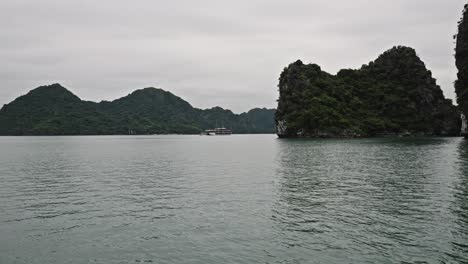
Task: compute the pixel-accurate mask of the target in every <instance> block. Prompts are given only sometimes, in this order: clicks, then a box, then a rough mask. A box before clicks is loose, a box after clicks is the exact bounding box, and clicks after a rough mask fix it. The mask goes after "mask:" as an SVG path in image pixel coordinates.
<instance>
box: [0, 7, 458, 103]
mask: <svg viewBox="0 0 468 264" xmlns="http://www.w3.org/2000/svg"><path fill="white" fill-rule="evenodd" d="M465 2H466V0H392V1H389V0H353V1H350V0H288V1H284V0H283V1H274V0H235V1H222V0H197V1H194V0H186V1H179V0H172V1H159V0H134V1H130V0H127V1H123V0H99V1H97V0H67V1H65V0H41V1H37V0H28V1H25V0H1V1H0V61H1V64H0V105H3V104H6V103H8V102H10V101H11V100H13V99H14V98H16V97H17V96H19V95H22V94H25V93H26V92H27V91H29V90H31V89H33V88H35V87H37V86H40V85H44V84H50V83H55V82H59V83H61V84H62V85H64V86H65V87H67V88H68V89H70V90H71V91H72V92H73V93H75V94H76V95H78V96H79V97H80V98H82V99H84V100H92V101H101V100H113V99H116V98H119V97H122V96H125V95H127V94H128V93H130V92H131V91H133V90H136V89H140V88H144V87H159V88H162V89H165V90H168V91H170V92H172V93H174V94H176V95H178V96H180V97H182V98H183V99H185V100H187V101H188V102H190V103H191V104H192V105H193V106H195V107H199V108H209V107H213V106H217V105H219V106H221V107H224V108H228V109H231V110H233V111H234V112H243V111H247V110H248V109H250V108H253V107H275V106H276V99H277V97H278V93H277V83H278V77H279V74H280V72H281V71H282V69H283V68H284V67H285V66H287V65H288V64H289V63H291V62H293V61H295V60H297V59H301V60H302V61H304V62H305V63H317V64H319V65H320V66H321V67H322V69H323V70H325V71H328V72H330V73H333V74H334V73H336V72H337V71H338V70H339V69H341V68H359V67H360V66H361V65H362V64H365V63H368V62H369V61H371V60H374V59H375V58H376V57H377V56H378V55H379V54H380V53H382V52H383V51H385V50H387V49H389V48H391V47H392V46H395V45H405V46H411V47H413V48H415V49H416V51H417V52H418V54H419V56H420V57H421V58H422V60H423V61H424V62H425V63H426V66H427V67H428V68H429V69H430V70H431V71H432V72H433V74H434V77H435V78H436V79H437V80H438V83H439V85H440V86H441V87H442V89H443V90H444V94H445V96H447V97H449V98H452V99H453V98H455V95H454V88H453V82H454V80H455V79H456V68H455V65H454V63H455V61H454V58H453V54H454V51H453V49H454V40H453V38H452V36H453V35H454V34H455V33H456V30H457V22H458V20H459V18H460V17H461V13H462V9H463V5H464V4H465Z"/></svg>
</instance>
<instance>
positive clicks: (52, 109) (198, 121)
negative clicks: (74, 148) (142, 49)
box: [0, 84, 274, 135]
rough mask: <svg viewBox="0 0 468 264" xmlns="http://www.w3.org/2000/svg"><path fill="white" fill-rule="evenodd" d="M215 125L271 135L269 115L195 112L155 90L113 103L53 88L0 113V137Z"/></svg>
mask: <svg viewBox="0 0 468 264" xmlns="http://www.w3.org/2000/svg"><path fill="white" fill-rule="evenodd" d="M215 126H225V127H227V128H230V129H232V130H233V132H234V133H274V110H272V109H253V110H251V111H249V112H248V113H243V114H240V115H236V114H234V113H232V112H231V111H229V110H224V109H222V108H220V107H215V108H212V109H207V110H200V109H197V108H194V107H192V106H191V105H190V104H189V103H187V102H186V101H184V100H182V99H181V98H179V97H177V96H175V95H173V94H171V93H169V92H166V91H164V90H161V89H156V88H145V89H141V90H137V91H135V92H133V93H131V94H130V95H128V96H125V97H123V98H120V99H117V100H115V101H112V102H106V101H103V102H100V103H93V102H85V101H82V100H81V99H80V98H78V97H77V96H75V95H74V94H72V93H71V92H70V91H68V90H67V89H65V88H64V87H62V86H60V85H59V84H53V85H49V86H42V87H39V88H37V89H34V90H32V91H31V92H29V93H28V94H27V95H24V96H21V97H19V98H17V99H16V100H14V101H13V102H11V103H10V104H8V105H5V106H4V107H3V108H2V109H1V110H0V135H114V134H173V133H174V134H198V133H200V132H201V131H203V130H205V129H209V128H214V127H215Z"/></svg>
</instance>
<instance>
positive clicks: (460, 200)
mask: <svg viewBox="0 0 468 264" xmlns="http://www.w3.org/2000/svg"><path fill="white" fill-rule="evenodd" d="M458 168H459V173H458V177H459V180H458V181H457V182H455V183H454V185H453V190H454V200H453V202H452V206H451V209H452V212H453V214H454V215H455V217H456V218H455V220H454V223H453V230H452V232H451V235H452V236H453V241H452V243H451V245H452V250H451V251H450V252H448V253H447V254H448V255H449V257H451V258H454V259H456V260H457V261H459V262H463V263H468V140H463V141H461V142H460V143H459V145H458Z"/></svg>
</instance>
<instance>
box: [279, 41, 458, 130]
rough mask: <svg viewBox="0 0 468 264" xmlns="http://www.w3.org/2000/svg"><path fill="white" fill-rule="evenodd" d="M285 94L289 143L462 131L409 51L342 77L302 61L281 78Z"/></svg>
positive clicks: (283, 117)
mask: <svg viewBox="0 0 468 264" xmlns="http://www.w3.org/2000/svg"><path fill="white" fill-rule="evenodd" d="M279 92H280V98H279V100H278V109H277V112H276V122H277V124H278V128H279V129H278V131H277V132H278V134H279V135H280V136H284V137H298V136H306V137H308V136H310V137H314V136H323V135H326V136H353V135H362V136H374V135H379V134H399V133H407V132H409V133H417V134H426V135H455V134H457V131H458V130H457V129H458V128H459V127H460V122H459V113H458V111H457V109H456V107H455V106H453V105H452V103H451V101H450V100H446V99H445V98H444V95H443V93H442V90H441V89H440V87H439V86H438V85H437V84H436V80H435V79H434V78H433V77H432V74H431V72H430V71H428V70H427V69H426V67H425V65H424V63H423V62H422V61H421V60H420V58H419V57H418V56H417V55H416V52H415V51H414V50H413V49H411V48H407V47H394V48H392V49H391V50H389V51H386V52H385V53H384V54H382V55H381V56H380V57H379V58H378V59H377V60H376V61H374V62H371V63H369V64H368V65H364V66H363V67H362V68H361V69H359V70H349V69H346V70H341V71H339V72H338V74H337V75H336V76H333V75H330V74H328V73H326V72H323V71H322V70H321V69H320V67H319V66H318V65H315V64H309V65H304V64H303V63H302V62H301V61H296V62H294V63H292V64H290V65H289V66H288V67H287V68H285V69H284V71H283V72H282V73H281V76H280V80H279ZM279 124H282V126H280V125H279Z"/></svg>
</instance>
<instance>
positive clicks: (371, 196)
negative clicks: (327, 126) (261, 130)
mask: <svg viewBox="0 0 468 264" xmlns="http://www.w3.org/2000/svg"><path fill="white" fill-rule="evenodd" d="M145 262H146V263H148V262H153V263H204V264H205V263H467V262H468V141H466V140H463V139H461V138H427V139H354V140H282V139H277V138H276V137H275V136H273V135H258V136H253V135H245V136H240V135H239V136H238V135H235V136H234V135H233V136H225V137H202V136H135V137H131V136H121V137H118V136H109V137H0V263H2V264H4V263H41V264H42V263H145Z"/></svg>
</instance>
